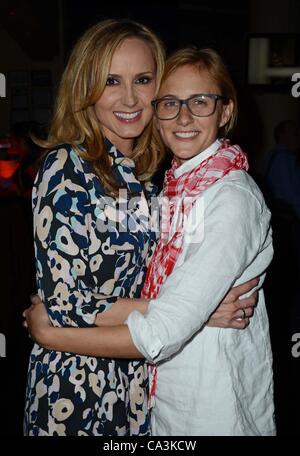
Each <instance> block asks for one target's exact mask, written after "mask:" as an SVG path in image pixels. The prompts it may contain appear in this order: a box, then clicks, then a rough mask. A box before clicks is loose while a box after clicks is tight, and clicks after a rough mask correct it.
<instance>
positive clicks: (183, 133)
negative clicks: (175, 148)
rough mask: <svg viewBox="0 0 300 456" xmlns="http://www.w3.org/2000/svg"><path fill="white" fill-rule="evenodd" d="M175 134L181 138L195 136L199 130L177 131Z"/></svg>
mask: <svg viewBox="0 0 300 456" xmlns="http://www.w3.org/2000/svg"><path fill="white" fill-rule="evenodd" d="M174 134H175V136H178V137H179V138H193V137H194V136H197V135H198V131H176V132H175V133H174Z"/></svg>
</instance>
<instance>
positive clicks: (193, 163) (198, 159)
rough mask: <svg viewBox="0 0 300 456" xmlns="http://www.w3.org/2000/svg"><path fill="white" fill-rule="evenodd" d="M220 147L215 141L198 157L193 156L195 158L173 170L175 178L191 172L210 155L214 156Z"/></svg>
mask: <svg viewBox="0 0 300 456" xmlns="http://www.w3.org/2000/svg"><path fill="white" fill-rule="evenodd" d="M220 145H221V143H220V141H219V140H218V139H217V140H216V141H215V142H213V143H212V144H211V145H210V146H209V147H207V148H206V149H204V150H203V152H200V153H199V154H198V155H195V157H193V158H191V159H190V160H187V161H186V162H184V163H183V164H182V165H180V166H179V167H178V168H176V169H175V171H174V175H175V177H180V176H182V174H184V173H186V172H188V171H191V170H192V169H193V168H195V167H196V166H198V165H200V163H201V162H203V161H204V160H206V159H207V158H208V157H210V156H211V155H214V154H215V153H216V152H217V150H218V149H219V147H220Z"/></svg>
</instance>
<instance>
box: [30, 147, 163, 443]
mask: <svg viewBox="0 0 300 456" xmlns="http://www.w3.org/2000/svg"><path fill="white" fill-rule="evenodd" d="M106 145H107V150H108V154H109V157H110V160H111V164H112V167H113V170H114V175H115V177H116V179H117V180H118V182H119V184H120V186H121V187H122V189H121V191H120V193H119V196H118V197H116V198H112V197H109V196H108V195H106V194H105V191H104V189H103V187H102V185H101V183H100V180H99V179H98V178H97V176H96V175H95V173H94V172H93V168H92V166H91V164H90V163H89V162H88V161H86V160H84V159H82V158H81V157H79V155H78V154H77V153H76V152H75V151H74V150H73V149H72V148H71V146H70V145H66V144H65V145H62V146H60V147H58V148H57V150H53V151H51V152H49V153H48V155H47V157H46V159H45V161H44V163H43V166H42V168H41V170H40V172H39V174H38V176H37V179H36V182H35V186H34V189H33V213H34V241H35V254H36V268H37V287H38V293H39V295H40V297H41V298H42V300H43V301H44V303H45V305H46V306H47V309H48V313H49V316H50V318H51V321H52V323H53V325H55V326H60V327H61V326H68V327H70V326H73V327H89V326H93V325H94V320H95V317H96V315H97V313H98V312H104V311H105V310H107V309H109V308H110V307H111V306H112V304H113V303H114V302H115V301H116V299H117V298H118V297H127V298H135V297H139V295H140V292H141V288H142V286H143V281H144V278H145V272H146V268H147V266H148V264H149V261H150V258H151V255H152V253H153V250H154V248H155V245H156V235H155V232H154V230H151V228H150V224H149V220H150V214H149V205H148V202H149V198H150V197H151V196H153V194H154V191H155V188H154V186H152V185H151V184H150V183H149V184H147V185H145V186H143V187H142V185H141V183H140V182H139V181H138V180H137V178H136V176H135V169H134V162H133V161H132V160H130V159H129V158H128V157H125V156H124V155H122V154H121V152H119V151H118V150H117V149H116V148H115V147H114V146H113V145H112V144H110V143H109V142H108V141H107V142H106ZM147 396H148V376H147V367H146V364H145V362H144V361H130V360H122V359H105V358H103V359H102V358H94V357H89V356H81V355H75V354H70V353H61V352H54V351H49V350H46V349H44V348H42V347H40V346H39V345H37V344H35V345H34V347H33V350H32V352H31V356H30V362H29V373H28V384H27V392H26V405H25V419H24V433H25V435H112V436H113V435H147V434H148V433H149V417H148V411H147Z"/></svg>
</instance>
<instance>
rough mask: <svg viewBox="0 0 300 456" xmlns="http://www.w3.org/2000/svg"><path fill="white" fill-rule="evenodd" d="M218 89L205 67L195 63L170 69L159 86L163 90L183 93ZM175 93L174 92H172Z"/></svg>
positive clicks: (208, 91) (206, 91)
mask: <svg viewBox="0 0 300 456" xmlns="http://www.w3.org/2000/svg"><path fill="white" fill-rule="evenodd" d="M217 89H218V86H217V84H216V81H215V80H214V78H213V77H212V75H211V74H210V73H209V71H208V70H207V69H205V68H199V67H198V66H196V65H183V66H180V67H178V68H176V69H175V70H174V71H172V72H171V73H170V74H169V75H168V76H167V78H166V79H165V80H164V82H163V83H162V85H161V88H160V94H161V93H163V92H170V94H173V92H178V91H180V92H181V93H182V92H185V93H201V92H203V93H211V92H215V91H216V90H217ZM174 95H175V93H174Z"/></svg>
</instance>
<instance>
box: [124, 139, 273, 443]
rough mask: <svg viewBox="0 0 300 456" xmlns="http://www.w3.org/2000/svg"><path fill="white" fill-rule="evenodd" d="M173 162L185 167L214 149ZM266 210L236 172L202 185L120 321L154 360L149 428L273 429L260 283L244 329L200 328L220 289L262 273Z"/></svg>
mask: <svg viewBox="0 0 300 456" xmlns="http://www.w3.org/2000/svg"><path fill="white" fill-rule="evenodd" d="M218 146H219V143H218V141H216V142H215V143H214V144H212V145H211V146H210V148H208V149H207V150H205V151H204V152H202V153H201V154H199V155H197V156H195V157H193V158H192V159H191V160H189V161H187V162H185V163H184V164H182V165H181V166H180V167H179V168H178V169H177V170H176V175H177V176H179V175H181V174H182V173H184V172H186V171H189V170H191V169H192V168H194V167H195V166H197V165H198V164H199V163H201V161H202V160H204V159H206V158H207V157H208V156H209V155H211V154H212V153H214V152H215V151H216V150H217V149H218ZM269 222H270V212H269V210H268V208H267V207H266V204H265V202H264V199H263V196H262V194H261V192H260V190H259V188H258V187H257V185H256V184H255V182H254V181H253V180H252V178H251V177H250V176H249V175H248V174H247V173H246V172H244V171H232V172H230V173H229V174H228V175H227V176H225V177H223V178H222V179H220V180H219V181H217V182H216V183H215V184H213V185H211V186H210V187H209V188H207V189H206V190H205V191H204V192H203V193H202V195H201V196H200V197H199V198H198V200H197V201H196V203H195V204H194V206H193V208H192V210H191V212H190V214H189V216H188V218H187V222H186V225H185V232H186V233H188V235H187V236H185V238H184V245H183V250H182V252H181V254H180V256H179V257H178V260H177V262H176V264H175V267H174V269H173V272H172V274H171V275H170V276H169V277H168V278H167V280H166V282H165V283H164V285H163V286H162V288H161V291H160V293H159V296H158V297H157V298H156V299H152V300H151V301H150V304H149V308H148V312H147V314H146V315H145V316H144V315H142V314H141V313H140V312H138V311H134V312H132V313H131V314H130V315H129V317H128V320H127V324H128V327H129V330H130V333H131V336H132V338H133V341H134V343H135V345H136V347H137V348H138V350H139V351H140V352H141V353H142V354H143V355H144V356H145V358H146V359H147V360H149V361H150V362H151V363H155V364H157V387H156V393H155V405H154V407H153V409H152V418H151V423H152V433H153V435H160V436H162V435H182V436H185V435H273V434H274V433H275V425H274V420H273V413H274V406H273V378H272V352H271V347H270V338H269V328H268V317H267V312H266V308H265V302H264V295H263V291H262V289H260V291H259V299H258V304H257V307H256V309H255V312H254V316H253V318H251V322H250V325H249V326H248V327H247V328H246V329H245V330H234V329H222V328H211V327H207V326H204V324H205V322H206V321H207V320H208V318H209V316H210V315H211V313H212V312H213V311H214V310H215V309H216V307H217V306H218V304H219V303H220V302H221V301H222V299H223V298H224V296H225V295H226V293H227V292H228V290H229V289H230V288H231V287H232V286H234V285H238V284H241V283H243V282H246V281H247V280H249V279H252V278H254V277H256V276H261V281H260V285H261V283H262V282H263V278H264V272H265V270H266V268H267V266H268V265H269V263H270V261H271V259H272V255H273V248H272V239H271V232H270V225H269Z"/></svg>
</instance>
